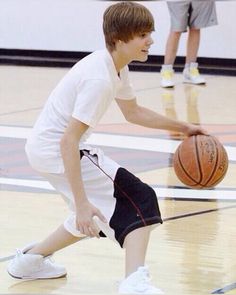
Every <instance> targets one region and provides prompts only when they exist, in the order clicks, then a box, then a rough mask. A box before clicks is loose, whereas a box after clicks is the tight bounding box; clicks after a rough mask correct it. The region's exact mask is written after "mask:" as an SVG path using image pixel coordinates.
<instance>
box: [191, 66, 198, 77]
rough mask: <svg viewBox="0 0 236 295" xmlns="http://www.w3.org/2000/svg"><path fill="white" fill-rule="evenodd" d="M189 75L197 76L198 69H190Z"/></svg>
mask: <svg viewBox="0 0 236 295" xmlns="http://www.w3.org/2000/svg"><path fill="white" fill-rule="evenodd" d="M190 74H191V75H192V76H194V77H197V76H199V71H198V68H190Z"/></svg>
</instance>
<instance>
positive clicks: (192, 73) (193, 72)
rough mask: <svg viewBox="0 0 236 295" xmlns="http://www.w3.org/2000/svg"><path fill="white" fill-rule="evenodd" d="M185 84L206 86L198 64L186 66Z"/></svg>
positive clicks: (184, 73) (193, 63)
mask: <svg viewBox="0 0 236 295" xmlns="http://www.w3.org/2000/svg"><path fill="white" fill-rule="evenodd" d="M183 75H184V83H190V84H195V85H201V84H206V81H205V79H204V78H203V77H202V76H201V75H200V74H199V70H198V63H196V62H192V63H190V64H186V65H185V68H184V71H183Z"/></svg>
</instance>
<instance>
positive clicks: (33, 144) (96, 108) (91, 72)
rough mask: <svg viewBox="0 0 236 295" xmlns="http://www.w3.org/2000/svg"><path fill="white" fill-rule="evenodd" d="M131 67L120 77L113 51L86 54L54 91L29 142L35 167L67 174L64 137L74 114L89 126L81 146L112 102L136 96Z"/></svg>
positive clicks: (82, 145) (43, 170) (122, 71)
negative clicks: (62, 152)
mask: <svg viewBox="0 0 236 295" xmlns="http://www.w3.org/2000/svg"><path fill="white" fill-rule="evenodd" d="M128 72H129V70H128V66H126V67H124V68H123V69H122V70H121V71H120V73H119V76H118V74H117V72H116V68H115V65H114V62H113V59H112V57H111V55H110V53H109V52H108V51H107V50H106V49H104V50H98V51H95V52H94V53H92V54H90V55H88V56H86V57H85V58H83V59H82V60H80V61H79V62H78V63H76V64H75V65H74V66H73V67H72V69H71V70H70V71H69V72H68V73H67V74H66V75H65V77H64V78H63V79H62V80H61V81H60V82H59V84H58V85H57V87H56V88H55V89H54V90H53V91H52V93H51V95H50V96H49V98H48V101H47V102H46V104H45V106H44V108H43V110H42V112H41V114H40V116H39V118H38V120H37V121H36V123H35V125H34V127H33V130H32V133H31V135H30V137H29V138H28V140H27V143H26V147H25V150H26V154H27V156H28V159H29V162H30V164H31V165H32V167H33V168H34V169H36V170H39V171H42V172H51V173H63V172H64V165H63V160H62V157H61V152H60V140H61V137H62V135H63V134H64V131H65V129H66V127H67V125H68V122H69V120H70V118H71V116H72V117H73V118H75V119H77V120H79V121H81V122H83V123H85V124H87V125H88V126H89V128H88V130H87V131H86V133H85V134H84V135H83V137H82V139H81V141H80V144H79V148H80V149H83V148H86V139H87V138H88V136H89V135H90V133H91V129H92V128H94V127H95V126H96V125H97V124H98V122H99V120H100V119H101V117H102V116H103V114H104V113H105V112H106V110H107V108H108V107H109V105H110V103H111V101H112V100H113V99H115V98H119V99H127V100H129V99H133V98H134V97H135V94H134V91H133V88H132V86H131V84H130V81H129V75H128Z"/></svg>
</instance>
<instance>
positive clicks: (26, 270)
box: [7, 244, 67, 280]
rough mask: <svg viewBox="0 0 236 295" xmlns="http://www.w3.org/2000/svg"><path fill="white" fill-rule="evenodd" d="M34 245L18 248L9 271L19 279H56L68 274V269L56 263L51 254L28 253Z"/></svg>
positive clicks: (9, 265) (8, 267)
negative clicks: (44, 255) (45, 255)
mask: <svg viewBox="0 0 236 295" xmlns="http://www.w3.org/2000/svg"><path fill="white" fill-rule="evenodd" d="M33 245H35V244H31V245H28V246H26V247H25V248H24V249H22V250H19V249H17V250H16V255H15V257H14V258H13V259H12V261H11V262H10V263H9V264H8V266H7V271H8V273H9V274H10V275H11V276H12V277H14V278H17V279H34V280H36V279H54V278H61V277H65V276H66V274H67V273H66V269H65V268H64V267H63V266H61V265H58V264H56V263H54V262H53V261H52V259H51V256H47V257H43V256H42V255H36V254H27V253H26V252H27V251H28V250H30V249H31V248H32V247H33Z"/></svg>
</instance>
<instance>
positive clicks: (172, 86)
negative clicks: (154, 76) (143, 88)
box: [161, 85, 175, 88]
mask: <svg viewBox="0 0 236 295" xmlns="http://www.w3.org/2000/svg"><path fill="white" fill-rule="evenodd" d="M161 87H162V88H174V87H175V85H170V86H162V85H161Z"/></svg>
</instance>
